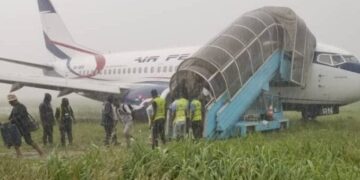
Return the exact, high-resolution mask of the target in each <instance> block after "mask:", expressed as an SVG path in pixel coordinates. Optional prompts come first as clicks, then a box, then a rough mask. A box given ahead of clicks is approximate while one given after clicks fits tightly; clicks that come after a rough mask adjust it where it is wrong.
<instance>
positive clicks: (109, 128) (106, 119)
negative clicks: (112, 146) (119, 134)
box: [101, 95, 115, 146]
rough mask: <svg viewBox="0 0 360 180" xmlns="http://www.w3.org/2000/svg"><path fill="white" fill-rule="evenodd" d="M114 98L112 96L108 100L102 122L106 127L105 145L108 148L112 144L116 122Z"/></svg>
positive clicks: (105, 103) (104, 107) (103, 111)
mask: <svg viewBox="0 0 360 180" xmlns="http://www.w3.org/2000/svg"><path fill="white" fill-rule="evenodd" d="M113 103H114V96H112V95H110V96H108V98H107V99H106V101H105V102H104V105H103V109H102V121H101V125H102V126H104V129H105V139H104V144H105V145H106V146H107V145H109V143H110V138H111V134H112V132H113V130H114V126H115V120H114V111H113V105H112V104H113Z"/></svg>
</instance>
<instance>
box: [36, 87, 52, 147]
mask: <svg viewBox="0 0 360 180" xmlns="http://www.w3.org/2000/svg"><path fill="white" fill-rule="evenodd" d="M39 113H40V120H41V124H42V127H43V144H44V145H46V144H47V143H49V144H50V145H52V143H53V126H54V124H55V118H54V111H53V109H52V107H51V95H50V94H49V93H46V94H45V97H44V101H43V102H42V103H41V104H40V106H39Z"/></svg>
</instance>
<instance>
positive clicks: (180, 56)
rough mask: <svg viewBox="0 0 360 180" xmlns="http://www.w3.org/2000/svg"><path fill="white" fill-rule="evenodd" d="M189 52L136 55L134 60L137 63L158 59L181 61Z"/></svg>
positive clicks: (156, 60)
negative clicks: (163, 54)
mask: <svg viewBox="0 0 360 180" xmlns="http://www.w3.org/2000/svg"><path fill="white" fill-rule="evenodd" d="M189 56H190V54H171V55H168V56H145V57H138V58H136V59H135V60H134V61H136V62H138V63H150V62H158V61H176V60H177V61H182V60H184V59H186V58H188V57H189Z"/></svg>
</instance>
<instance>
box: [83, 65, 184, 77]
mask: <svg viewBox="0 0 360 180" xmlns="http://www.w3.org/2000/svg"><path fill="white" fill-rule="evenodd" d="M176 68H177V66H158V67H154V66H152V67H133V68H130V67H129V68H109V69H104V70H102V71H100V73H99V74H104V75H111V74H147V73H171V72H175V71H176ZM79 74H80V75H90V74H94V71H90V70H82V71H80V72H79Z"/></svg>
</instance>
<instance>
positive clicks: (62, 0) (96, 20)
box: [0, 0, 360, 100]
mask: <svg viewBox="0 0 360 180" xmlns="http://www.w3.org/2000/svg"><path fill="white" fill-rule="evenodd" d="M53 4H54V6H55V8H56V9H57V11H58V12H59V13H60V15H61V17H62V18H63V21H64V22H65V24H66V26H67V27H68V29H69V30H70V32H71V33H72V35H73V38H74V39H75V40H76V41H77V42H78V43H79V44H82V45H85V46H87V47H90V48H92V49H96V50H99V51H101V52H121V51H129V50H131V51H132V50H149V49H161V48H168V47H181V46H193V45H203V44H204V43H206V42H207V41H208V40H210V39H211V38H213V37H214V36H215V35H217V34H218V33H219V32H220V31H221V30H223V29H224V28H226V27H227V26H228V25H229V24H230V23H231V22H232V21H233V20H235V19H236V18H238V17H239V16H240V15H241V14H243V13H244V12H246V11H249V10H252V9H255V8H260V7H263V6H266V5H272V6H288V7H291V8H293V9H294V10H295V11H296V12H297V13H298V14H299V15H300V16H301V17H302V18H303V19H304V20H305V22H306V23H307V25H308V26H309V28H310V30H311V31H312V32H313V33H314V34H315V36H316V37H317V39H318V41H320V42H324V43H329V44H332V45H335V46H338V47H341V48H344V49H346V50H349V51H350V52H353V53H354V54H355V55H357V56H360V49H359V48H358V47H359V45H358V44H357V42H359V40H360V35H359V33H360V20H359V19H358V18H359V17H360V6H359V5H360V1H359V0H313V1H310V0H302V1H300V0H287V1H284V0H282V1H280V0H246V1H245V0H216V1H215V0H76V1H74V0H53ZM0 22H1V26H0V56H1V57H8V58H16V59H23V60H29V61H46V60H47V53H46V49H45V47H44V42H43V39H42V31H41V24H40V19H39V14H38V7H37V0H26V1H24V0H2V1H0ZM0 65H1V66H0V67H1V72H6V71H9V70H11V71H17V72H18V71H19V72H24V73H39V72H40V71H36V70H29V69H27V70H25V69H24V68H16V67H14V66H10V65H4V64H0ZM1 87H3V86H1ZM4 87H8V86H4ZM2 90H4V88H2ZM0 100H1V98H0Z"/></svg>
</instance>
